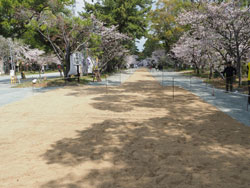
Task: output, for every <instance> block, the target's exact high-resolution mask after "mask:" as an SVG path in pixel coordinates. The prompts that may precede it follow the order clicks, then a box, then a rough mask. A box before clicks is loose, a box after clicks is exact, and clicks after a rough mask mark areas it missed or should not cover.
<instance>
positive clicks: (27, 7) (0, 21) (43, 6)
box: [0, 0, 72, 49]
mask: <svg viewBox="0 0 250 188" xmlns="http://www.w3.org/2000/svg"><path fill="white" fill-rule="evenodd" d="M71 3H72V0H1V1H0V35H2V36H4V37H11V38H22V39H24V41H26V42H27V43H28V44H30V45H31V46H32V47H38V46H40V47H39V48H43V49H44V48H47V47H46V45H47V44H46V43H43V42H41V41H40V39H41V37H39V35H38V34H37V33H36V31H35V30H34V27H30V25H29V24H30V22H31V20H32V19H33V18H34V17H37V16H38V15H39V14H40V13H41V12H42V11H44V10H52V11H53V12H65V13H66V12H67V10H66V9H65V7H66V6H67V5H70V4H71ZM44 29H45V28H44Z"/></svg>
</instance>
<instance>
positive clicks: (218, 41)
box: [179, 1, 250, 85]
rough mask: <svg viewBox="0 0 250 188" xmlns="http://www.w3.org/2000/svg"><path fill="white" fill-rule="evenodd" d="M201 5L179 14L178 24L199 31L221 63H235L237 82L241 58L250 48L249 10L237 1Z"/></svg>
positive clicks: (201, 3) (202, 3)
mask: <svg viewBox="0 0 250 188" xmlns="http://www.w3.org/2000/svg"><path fill="white" fill-rule="evenodd" d="M200 5H201V7H202V8H197V9H194V10H192V11H188V12H184V13H182V14H181V15H180V16H179V23H180V24H182V25H189V26H190V27H191V30H192V31H199V32H201V33H202V34H203V36H204V37H206V39H207V41H208V42H207V43H206V44H207V45H209V47H210V49H212V51H213V52H214V54H217V55H218V54H219V55H220V56H221V59H223V60H224V62H228V61H229V60H233V61H234V62H235V64H236V66H237V70H238V77H239V85H240V84H241V75H242V74H241V64H242V59H244V58H245V57H246V55H247V53H248V51H249V50H250V19H249V17H250V10H249V8H246V7H242V6H239V3H238V1H228V2H222V3H220V4H217V3H212V2H208V1H203V2H200ZM197 25H199V30H198V27H197Z"/></svg>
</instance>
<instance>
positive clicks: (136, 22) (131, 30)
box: [82, 0, 152, 48]
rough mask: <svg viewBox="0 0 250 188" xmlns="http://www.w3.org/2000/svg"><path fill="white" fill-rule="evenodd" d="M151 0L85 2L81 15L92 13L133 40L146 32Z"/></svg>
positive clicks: (106, 24)
mask: <svg viewBox="0 0 250 188" xmlns="http://www.w3.org/2000/svg"><path fill="white" fill-rule="evenodd" d="M151 4H152V0H127V1H124V0H100V1H99V2H98V3H95V4H89V3H87V2H85V9H86V12H84V13H82V16H89V15H90V14H94V15H95V16H96V17H97V19H99V20H101V21H103V22H104V23H105V26H108V27H109V26H112V25H116V26H118V28H117V29H118V31H119V32H121V33H124V34H127V35H128V36H129V37H131V38H132V39H133V40H132V41H133V44H130V48H131V47H133V45H134V43H135V40H136V39H141V37H143V36H145V35H146V34H147V28H148V16H147V15H148V13H149V11H150V9H151Z"/></svg>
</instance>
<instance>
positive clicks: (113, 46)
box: [91, 15, 130, 71]
mask: <svg viewBox="0 0 250 188" xmlns="http://www.w3.org/2000/svg"><path fill="white" fill-rule="evenodd" d="M91 19H92V22H93V25H94V32H95V34H96V35H98V36H100V40H101V42H100V46H99V48H100V50H101V51H102V53H101V55H100V56H99V59H100V62H101V64H100V69H101V71H102V70H106V69H107V66H108V64H109V63H110V62H111V61H112V60H114V59H115V58H116V59H120V60H121V59H123V57H124V56H125V55H126V54H127V53H128V52H129V51H128V50H127V49H126V48H125V47H124V45H123V42H124V41H126V40H130V38H129V37H128V36H127V35H125V34H122V33H120V32H119V31H118V30H117V26H111V27H105V26H104V23H103V22H101V21H99V20H97V19H96V18H95V17H94V16H93V15H92V17H91ZM121 62H122V61H114V62H112V67H116V66H119V65H120V66H121V65H122V63H121Z"/></svg>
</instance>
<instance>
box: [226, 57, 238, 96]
mask: <svg viewBox="0 0 250 188" xmlns="http://www.w3.org/2000/svg"><path fill="white" fill-rule="evenodd" d="M236 73H237V71H236V69H235V68H234V67H232V63H231V62H228V63H227V67H226V68H225V69H224V71H223V72H222V74H223V76H225V75H226V92H228V88H229V86H230V91H231V92H232V91H233V80H234V75H236Z"/></svg>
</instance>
